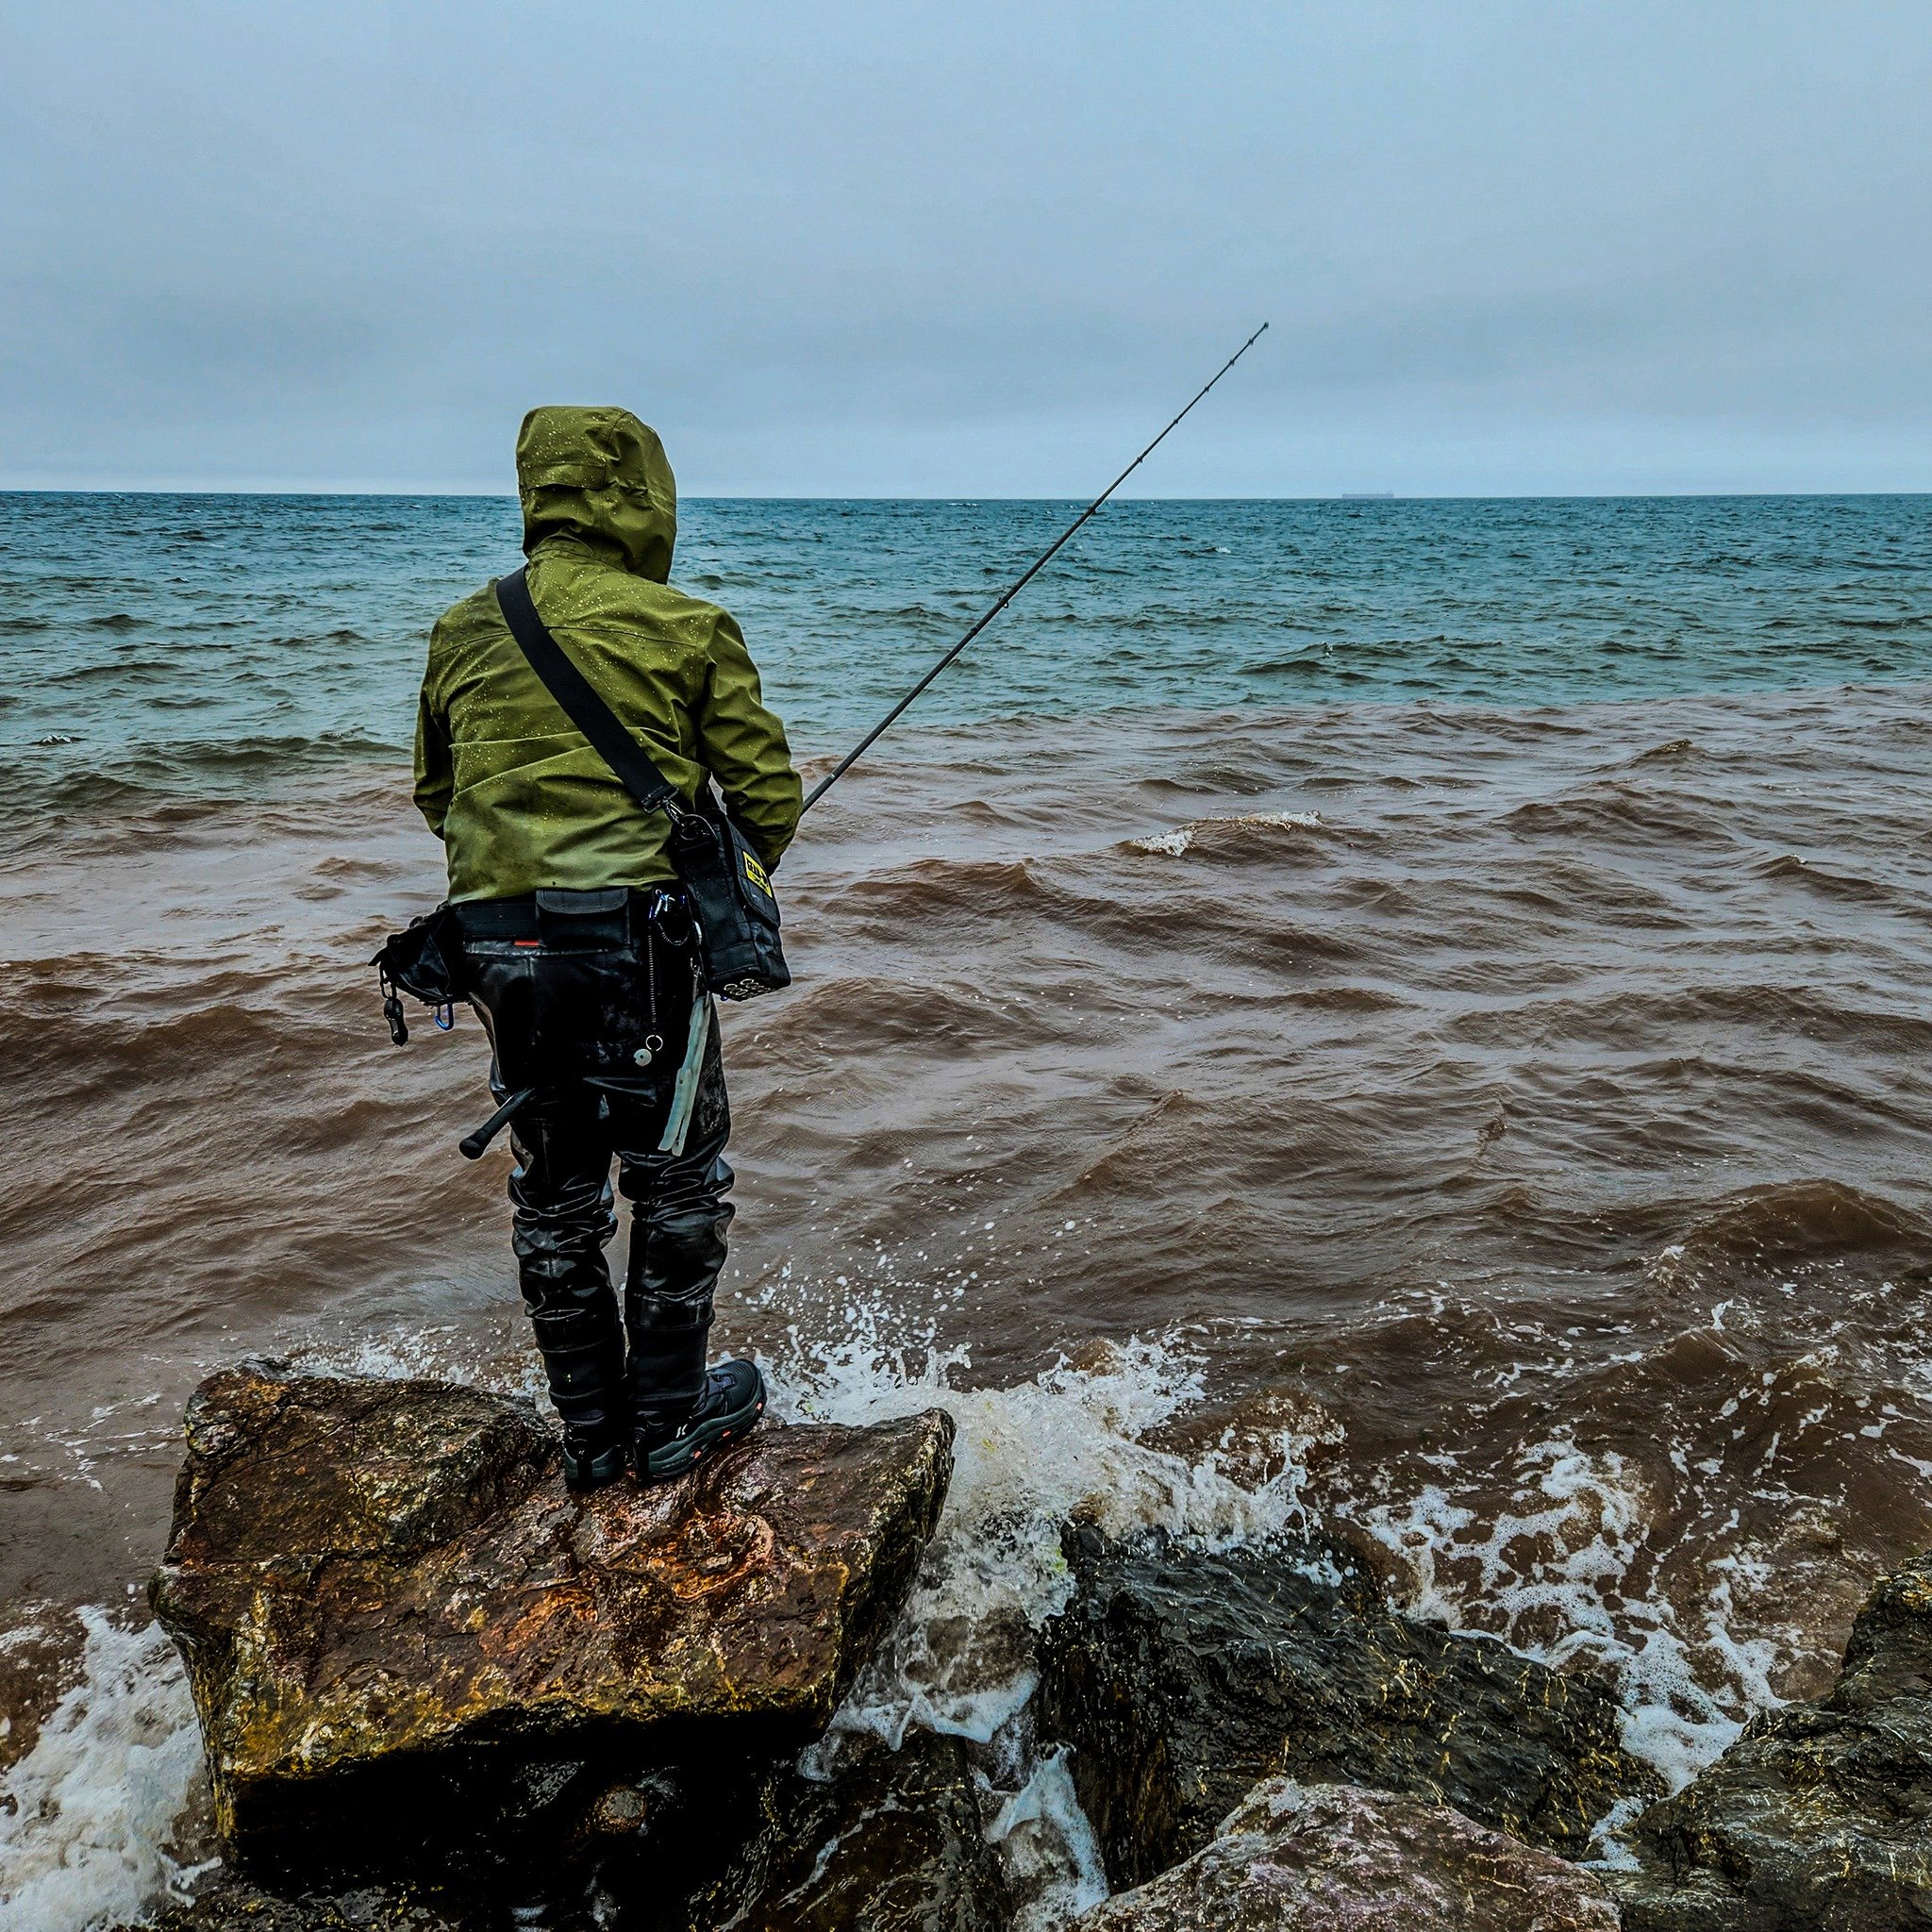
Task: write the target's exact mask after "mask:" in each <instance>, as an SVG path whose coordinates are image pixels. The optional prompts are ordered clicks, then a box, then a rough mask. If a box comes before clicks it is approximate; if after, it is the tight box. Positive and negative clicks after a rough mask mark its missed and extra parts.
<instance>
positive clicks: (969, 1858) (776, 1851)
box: [598, 1732, 1013, 1932]
mask: <svg viewBox="0 0 1932 1932" xmlns="http://www.w3.org/2000/svg"><path fill="white" fill-rule="evenodd" d="M598 1878H599V1884H600V1887H601V1889H602V1890H603V1892H604V1894H605V1896H606V1897H607V1898H608V1899H610V1900H611V1901H613V1902H614V1904H615V1907H616V1909H617V1914H618V1924H621V1925H623V1926H624V1927H625V1928H626V1932H629V1928H630V1927H631V1926H632V1925H633V1924H634V1923H637V1919H636V1914H637V1909H638V1903H639V1902H640V1901H645V1900H648V1899H649V1898H650V1897H652V1896H654V1895H656V1894H657V1893H658V1874H657V1871H656V1868H655V1860H654V1858H653V1856H652V1853H651V1850H650V1847H649V1845H648V1842H644V1843H642V1844H641V1845H640V1848H639V1851H638V1854H637V1856H635V1857H630V1858H625V1857H623V1856H621V1855H620V1856H617V1857H610V1858H608V1859H607V1860H606V1862H605V1863H604V1865H603V1866H602V1868H601V1869H600V1872H599V1874H598ZM646 1918H647V1919H648V1923H649V1924H650V1927H651V1932H659V1928H660V1927H663V1928H664V1932H673V1928H675V1932H850V1928H855V1927H860V1926H862V1927H864V1928H865V1932H1003V1928H1005V1927H1006V1926H1008V1925H1009V1924H1011V1923H1012V1918H1013V1907H1012V1902H1011V1900H1010V1899H1009V1898H1008V1893H1007V1888H1006V1881H1005V1879H1004V1878H1003V1877H1002V1875H1001V1873H1000V1867H999V1860H998V1858H997V1857H995V1856H994V1854H993V1852H992V1849H991V1846H990V1845H989V1844H988V1843H987V1841H986V1836H985V1821H984V1820H983V1818H982V1816H981V1813H980V1807H979V1800H978V1796H977V1793H976V1791H975V1790H974V1783H973V1774H972V1767H971V1763H970V1760H969V1758H968V1757H967V1754H966V1749H965V1747H964V1746H963V1745H962V1744H961V1743H960V1742H959V1740H958V1739H957V1738H941V1737H935V1736H934V1735H933V1734H932V1733H930V1732H914V1733H913V1734H911V1735H910V1736H908V1738H907V1740H906V1742H905V1744H904V1745H903V1746H902V1747H901V1748H900V1749H899V1750H897V1751H893V1750H891V1749H889V1748H888V1747H887V1746H886V1745H885V1744H884V1743H882V1742H881V1741H879V1740H876V1739H844V1740H841V1750H840V1751H839V1753H838V1762H837V1768H836V1770H835V1771H834V1772H833V1773H832V1774H830V1775H829V1776H827V1777H808V1776H806V1775H804V1774H801V1773H799V1772H796V1771H793V1772H791V1773H789V1774H787V1775H786V1776H785V1777H784V1778H783V1779H782V1780H780V1781H778V1782H777V1783H776V1784H775V1785H774V1788H773V1789H772V1790H771V1792H770V1794H769V1796H768V1798H767V1801H766V1805H765V1808H764V1818H763V1821H762V1825H761V1828H760V1829H758V1831H756V1832H754V1833H752V1834H751V1835H750V1836H749V1837H748V1839H747V1840H746V1843H745V1846H744V1849H743V1850H742V1851H741V1853H740V1855H739V1857H737V1858H736V1859H734V1860H733V1862H732V1864H731V1866H730V1868H729V1869H728V1870H727V1871H725V1872H724V1874H721V1875H720V1877H719V1878H718V1879H717V1880H716V1881H715V1882H713V1883H712V1884H710V1885H708V1886H706V1887H705V1888H703V1890H700V1891H699V1892H698V1893H697V1894H696V1895H695V1896H693V1897H692V1898H691V1901H690V1902H689V1904H687V1905H686V1906H684V1907H682V1908H681V1909H680V1910H679V1912H678V1913H677V1915H676V1916H675V1920H668V1921H667V1920H660V1919H658V1918H656V1917H651V1916H649V1914H648V1912H647V1913H646Z"/></svg>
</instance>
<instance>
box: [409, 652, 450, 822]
mask: <svg viewBox="0 0 1932 1932" xmlns="http://www.w3.org/2000/svg"><path fill="white" fill-rule="evenodd" d="M455 793H456V768H455V766H454V765H453V764H452V763H451V761H450V755H449V721H448V719H446V718H445V717H444V716H443V714H442V708H441V705H440V704H439V703H438V701H437V697H436V693H435V691H434V690H433V688H432V684H431V680H430V677H429V675H427V674H426V673H425V675H424V679H423V692H422V695H421V696H420V697H419V698H418V699H417V700H416V809H417V810H418V811H420V812H421V813H422V814H423V816H424V817H425V819H427V820H428V821H429V829H430V830H431V831H432V832H434V833H435V834H436V836H437V837H438V838H439V839H440V838H441V837H442V823H443V821H444V820H445V819H446V818H447V817H448V816H449V806H450V800H451V798H452V797H453V796H454V795H455Z"/></svg>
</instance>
